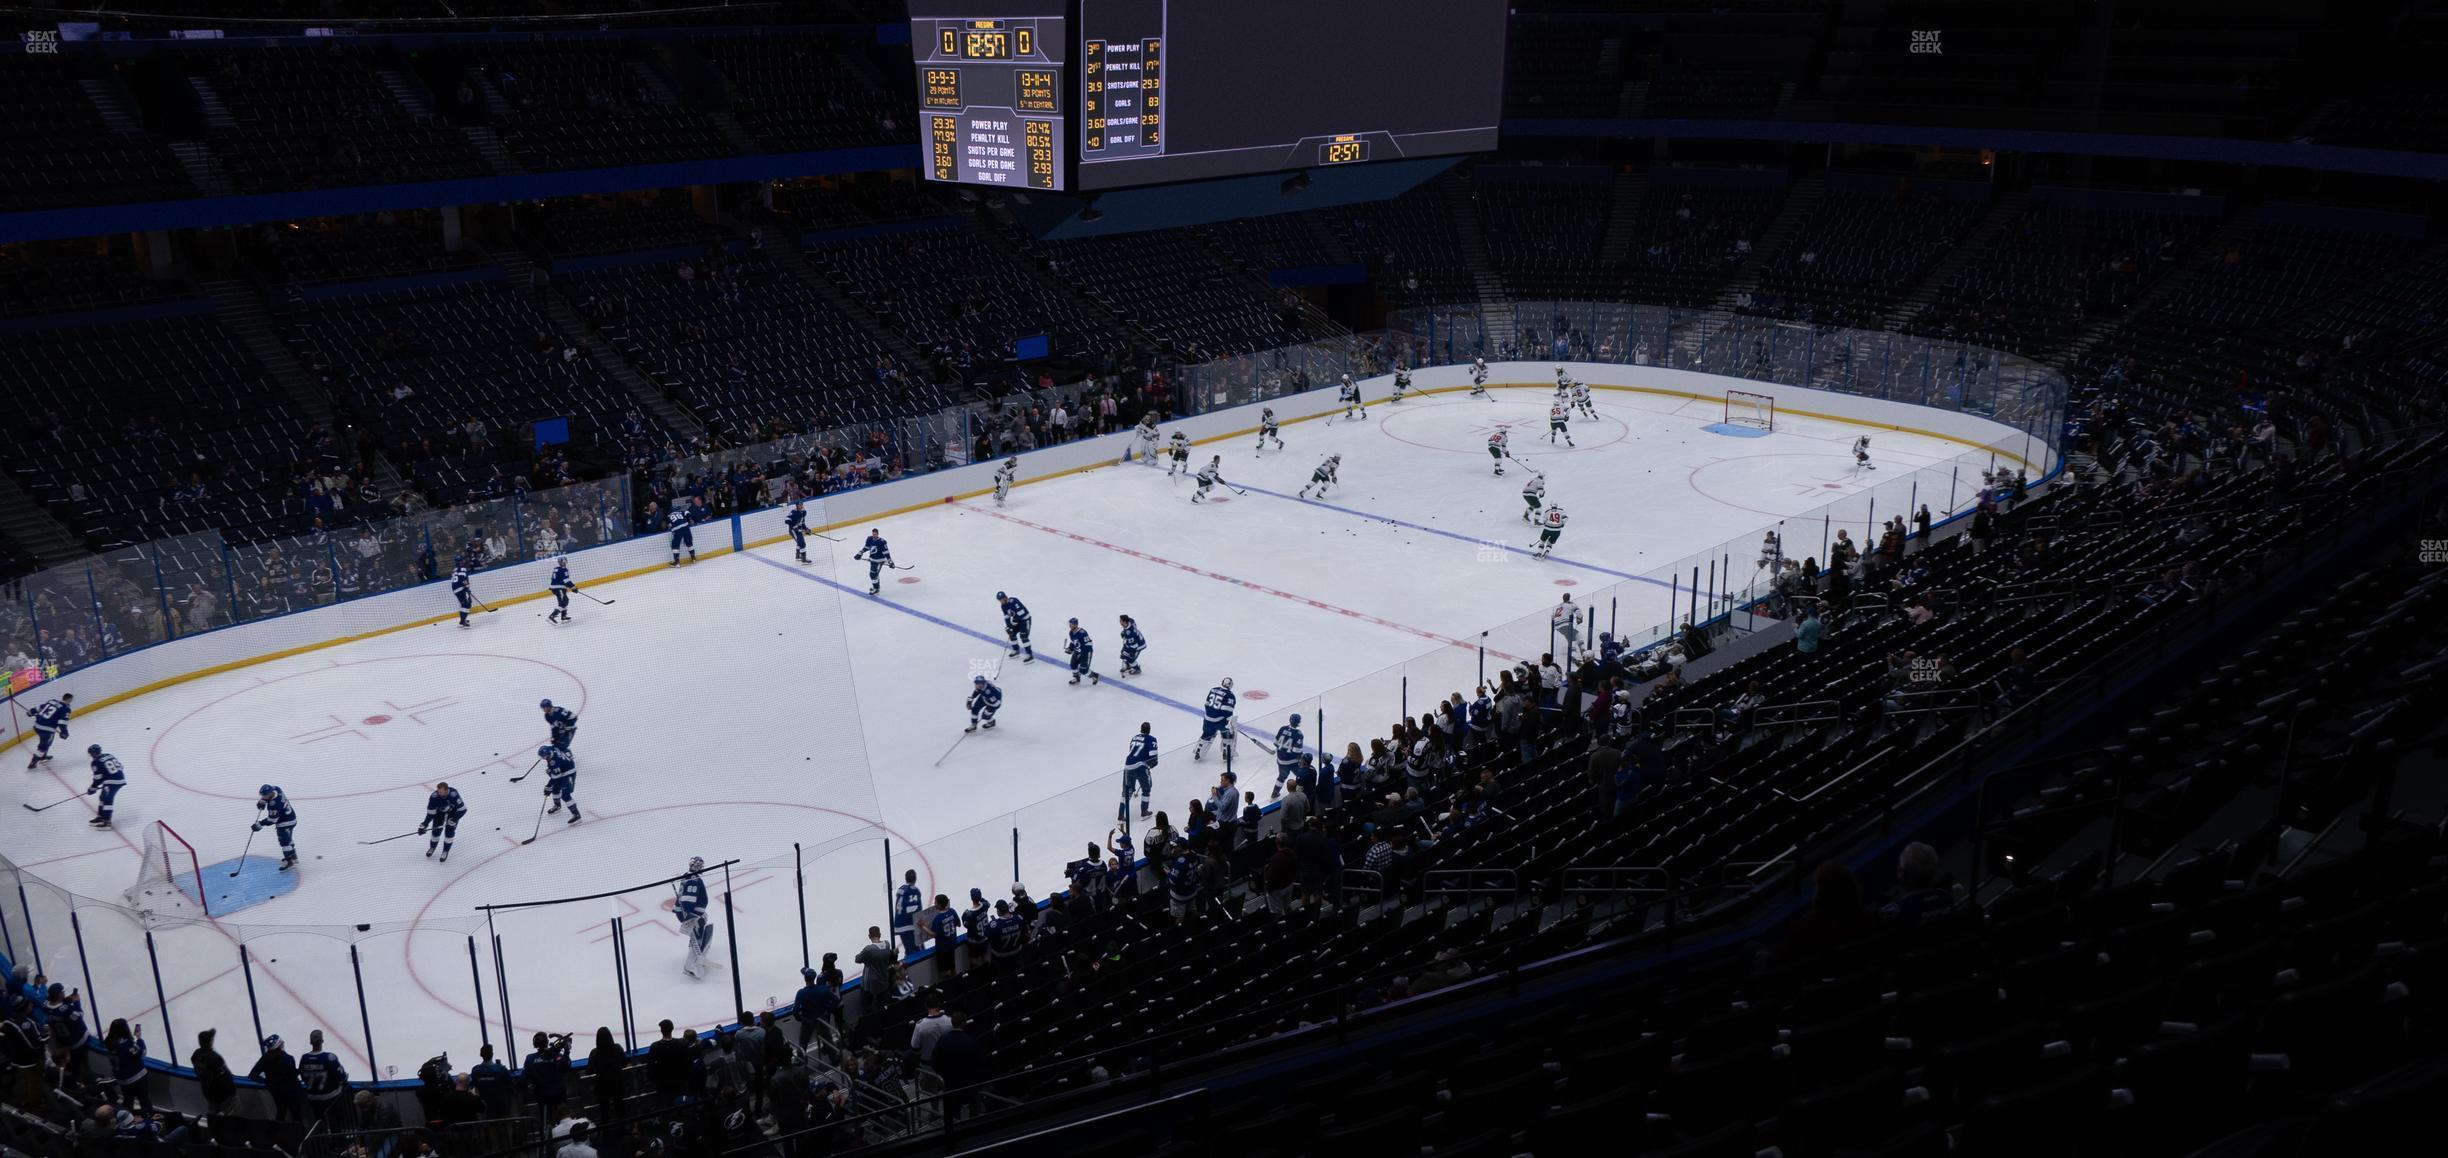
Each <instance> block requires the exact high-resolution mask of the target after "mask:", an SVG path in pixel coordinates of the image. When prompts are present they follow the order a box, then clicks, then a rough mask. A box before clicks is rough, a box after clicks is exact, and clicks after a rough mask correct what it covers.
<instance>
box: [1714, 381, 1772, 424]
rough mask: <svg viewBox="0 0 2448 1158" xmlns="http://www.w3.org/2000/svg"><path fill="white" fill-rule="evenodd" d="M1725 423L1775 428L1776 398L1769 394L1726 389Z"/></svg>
mask: <svg viewBox="0 0 2448 1158" xmlns="http://www.w3.org/2000/svg"><path fill="white" fill-rule="evenodd" d="M1725 424H1726V425H1728V426H1756V427H1758V428H1760V429H1761V430H1775V429H1776V398H1775V397H1774V396H1772V395H1768V394H1752V393H1749V392H1747V391H1742V390H1728V391H1726V396H1725Z"/></svg>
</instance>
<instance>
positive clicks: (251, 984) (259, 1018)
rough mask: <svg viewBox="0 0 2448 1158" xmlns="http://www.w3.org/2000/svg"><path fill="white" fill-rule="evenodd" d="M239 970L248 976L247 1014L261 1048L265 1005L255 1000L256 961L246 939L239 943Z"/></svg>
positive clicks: (256, 1041)
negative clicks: (248, 948)
mask: <svg viewBox="0 0 2448 1158" xmlns="http://www.w3.org/2000/svg"><path fill="white" fill-rule="evenodd" d="M238 972H239V974H240V975H241V976H243V977H245V978H246V989H247V1016H248V1017H249V1018H252V1019H253V1020H254V1022H255V1044H256V1045H257V1046H258V1047H259V1048H260V1047H261V1046H262V1045H263V1039H264V1031H263V1005H262V1003H260V1002H258V1001H256V1000H255V963H254V959H253V956H252V955H251V954H249V953H248V952H247V947H246V942H244V941H240V942H239V943H238Z"/></svg>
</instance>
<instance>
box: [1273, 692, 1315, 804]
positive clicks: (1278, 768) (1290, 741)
mask: <svg viewBox="0 0 2448 1158" xmlns="http://www.w3.org/2000/svg"><path fill="white" fill-rule="evenodd" d="M1306 746H1307V745H1306V743H1305V740H1304V737H1302V735H1301V726H1300V713H1298V712H1294V713H1292V722H1291V723H1288V724H1285V725H1284V726H1283V727H1280V728H1277V729H1275V791H1274V793H1273V794H1272V795H1270V796H1268V797H1267V799H1269V800H1273V799H1275V798H1276V797H1278V796H1282V795H1283V786H1284V781H1285V780H1288V779H1290V778H1291V777H1292V775H1293V774H1294V773H1296V772H1299V771H1300V762H1301V749H1302V748H1304V747H1306Z"/></svg>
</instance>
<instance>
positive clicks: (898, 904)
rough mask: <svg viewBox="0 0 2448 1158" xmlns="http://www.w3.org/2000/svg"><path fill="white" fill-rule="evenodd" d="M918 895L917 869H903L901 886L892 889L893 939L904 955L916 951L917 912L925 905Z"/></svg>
mask: <svg viewBox="0 0 2448 1158" xmlns="http://www.w3.org/2000/svg"><path fill="white" fill-rule="evenodd" d="M919 896H920V894H919V892H918V870H917V869H908V870H905V871H903V872H902V874H901V886H900V887H899V888H897V889H894V890H893V940H894V941H897V942H899V943H900V946H901V955H902V956H904V957H907V956H909V955H910V954H912V953H915V952H917V951H918V912H919V910H921V909H923V908H925V907H926V902H924V901H922V900H920V899H919Z"/></svg>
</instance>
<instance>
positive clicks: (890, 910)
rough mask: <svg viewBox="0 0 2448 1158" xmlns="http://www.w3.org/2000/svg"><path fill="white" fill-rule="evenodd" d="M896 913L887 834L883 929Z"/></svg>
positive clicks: (890, 922) (890, 849) (890, 844)
mask: <svg viewBox="0 0 2448 1158" xmlns="http://www.w3.org/2000/svg"><path fill="white" fill-rule="evenodd" d="M1015 859H1017V858H1015ZM1012 879H1013V880H1019V879H1020V878H1019V877H1016V876H1015V877H1013V878H1012ZM896 915H897V914H896V913H895V911H894V907H893V870H892V838H891V837H889V836H888V837H885V838H884V928H885V931H887V932H890V931H891V930H892V927H893V917H894V916H896Z"/></svg>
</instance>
